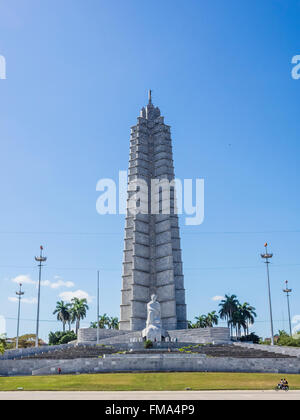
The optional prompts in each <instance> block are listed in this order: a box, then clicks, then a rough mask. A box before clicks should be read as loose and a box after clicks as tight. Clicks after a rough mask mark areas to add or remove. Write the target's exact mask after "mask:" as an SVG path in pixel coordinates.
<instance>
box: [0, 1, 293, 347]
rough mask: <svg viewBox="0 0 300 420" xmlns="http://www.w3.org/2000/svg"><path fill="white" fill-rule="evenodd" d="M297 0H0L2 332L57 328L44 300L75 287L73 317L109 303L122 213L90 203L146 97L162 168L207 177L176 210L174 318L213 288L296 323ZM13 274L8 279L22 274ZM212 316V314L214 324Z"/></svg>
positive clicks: (280, 322) (214, 293)
mask: <svg viewBox="0 0 300 420" xmlns="http://www.w3.org/2000/svg"><path fill="white" fill-rule="evenodd" d="M299 18H300V1H296V0H295V1H293V0H289V1H288V2H287V1H285V0H267V1H264V2H262V1H260V0H251V1H250V0H245V1H243V2H241V1H239V0H228V1H224V0H215V1H214V2H208V1H204V0H201V1H199V0H189V1H188V2H183V1H182V0H164V1H163V2H161V1H158V0H152V1H151V2H150V3H149V2H146V1H137V0H127V1H126V2H125V1H123V0H87V1H79V0H64V1H63V2H62V1H60V0H26V1H22V0H10V1H9V2H7V1H4V0H0V28H1V36H0V55H1V56H3V57H5V61H6V79H5V80H0V144H1V153H0V185H1V194H2V200H1V209H0V216H1V217H0V333H1V331H2V332H4V331H5V330H6V332H7V334H8V336H15V335H16V317H17V304H16V299H15V297H16V295H15V292H16V291H17V290H18V284H17V283H18V282H19V281H20V280H22V282H23V289H24V291H25V295H24V298H23V303H22V306H21V325H20V332H21V333H30V332H31V333H34V332H35V319H36V311H37V305H36V298H37V286H36V284H37V280H38V269H37V267H36V263H35V261H34V257H35V256H36V255H38V254H39V247H40V245H43V246H44V252H45V255H46V256H47V258H48V259H47V262H46V264H45V267H44V268H43V272H42V279H43V283H42V288H41V315H40V319H41V326H40V332H41V337H42V338H43V339H44V340H46V339H47V337H48V333H49V331H50V330H52V331H53V330H58V329H60V328H61V325H60V323H59V322H57V321H56V320H55V316H54V315H53V311H54V309H55V306H56V302H57V301H58V300H61V299H62V298H63V299H65V300H67V299H70V298H71V297H72V296H74V294H77V295H78V296H82V297H87V299H88V302H89V307H90V310H89V311H88V315H87V318H86V319H85V320H84V322H83V323H82V326H84V327H87V326H89V323H90V322H91V321H94V320H95V319H96V294H97V289H96V286H97V270H98V269H99V270H100V279H101V293H100V312H101V313H107V314H109V315H110V316H119V305H120V298H121V294H120V289H121V272H122V258H123V256H122V251H123V234H124V223H125V220H124V215H105V216H101V215H99V214H98V213H97V212H96V201H97V198H98V197H99V192H97V191H96V185H97V182H98V180H99V179H102V178H112V179H116V180H117V179H118V173H119V170H126V169H127V165H128V155H129V136H130V127H131V126H133V125H134V124H135V123H136V118H137V116H138V115H139V111H140V109H141V108H142V106H144V105H145V104H146V103H147V91H148V89H152V90H153V94H152V96H153V102H154V104H155V105H156V106H159V107H160V109H161V112H162V115H164V117H165V122H166V124H169V125H171V132H172V140H173V151H174V164H175V173H176V177H177V178H180V179H184V178H190V179H193V180H195V179H196V178H201V179H204V182H205V219H204V222H203V223H202V224H201V225H200V226H186V225H185V223H184V218H183V217H180V226H181V237H182V244H181V245H182V253H183V263H184V275H185V288H186V300H187V309H188V319H190V320H193V318H194V317H195V316H198V315H200V314H205V313H208V312H210V311H213V310H218V305H219V303H220V301H219V300H218V299H221V297H222V296H224V295H225V294H235V295H237V296H238V298H239V300H240V301H241V302H242V303H243V302H249V303H250V304H251V305H252V306H254V307H255V308H256V312H257V315H258V316H257V320H256V322H255V324H254V326H253V328H252V331H254V332H256V333H257V334H258V335H260V336H264V337H266V336H270V323H269V309H268V294H267V280H266V267H265V266H264V264H263V262H262V260H261V258H260V253H262V252H263V250H264V248H263V246H264V243H265V242H268V243H269V250H270V252H273V254H274V257H273V259H272V263H271V264H270V279H271V292H272V307H273V318H274V330H275V331H276V332H277V331H278V330H279V329H285V330H288V314H287V305H286V297H285V295H284V293H283V291H282V289H283V287H284V281H285V280H288V281H289V286H290V287H291V288H292V290H293V291H292V294H291V314H292V317H293V320H294V321H295V322H294V323H293V327H295V328H297V325H298V327H299V329H300V307H299V301H300V287H299V274H300V260H299V245H300V224H299V214H300V198H299V181H300V179H299V163H300V162H299V159H300V158H299V156H300V145H299V129H300V120H299V101H300V79H298V80H295V79H293V78H292V76H291V71H292V68H293V66H294V65H293V64H292V63H291V61H292V57H293V56H295V55H297V54H300V44H299V39H300V25H299ZM20 276H21V277H20ZM220 325H221V326H222V325H224V324H223V323H221V324H220Z"/></svg>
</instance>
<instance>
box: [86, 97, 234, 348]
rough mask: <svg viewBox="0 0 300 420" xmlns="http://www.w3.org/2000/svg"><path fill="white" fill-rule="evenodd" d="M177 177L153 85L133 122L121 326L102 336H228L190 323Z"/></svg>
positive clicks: (89, 337) (90, 333) (91, 334)
mask: <svg viewBox="0 0 300 420" xmlns="http://www.w3.org/2000/svg"><path fill="white" fill-rule="evenodd" d="M174 179H175V174H174V164H173V152H172V139H171V129H170V126H169V125H166V124H165V122H164V117H163V116H161V113H160V110H159V108H158V107H155V106H154V105H153V103H152V94H151V91H149V96H148V104H147V105H146V106H145V107H143V108H142V109H141V111H140V115H139V117H138V121H137V124H136V125H135V126H133V127H132V128H131V138H130V158H129V170H128V199H127V215H126V221H125V236H124V257H123V275H122V290H121V318H120V329H119V330H109V331H105V330H101V331H100V338H101V340H100V341H102V340H105V343H108V342H111V343H117V342H119V343H121V342H124V343H125V342H139V341H143V340H146V339H150V340H152V341H154V342H161V341H167V342H170V341H176V342H197V343H202V342H203V343H205V342H212V341H215V342H227V341H228V340H229V330H228V329H227V328H216V327H215V328H206V329H203V328H199V329H193V330H189V329H188V322H187V309H186V291H185V288H184V276H183V265H182V252H181V245H180V231H179V221H178V214H177V212H176V209H177V207H176V188H175V183H172V181H174ZM166 181H168V182H166ZM164 182H165V183H166V184H165V185H167V186H168V187H169V190H168V195H167V196H166V195H164V193H163V192H162V190H163V188H164ZM160 187H162V188H160ZM108 336H109V337H108ZM78 340H79V342H91V341H95V340H96V331H95V329H81V330H80V331H79V337H78Z"/></svg>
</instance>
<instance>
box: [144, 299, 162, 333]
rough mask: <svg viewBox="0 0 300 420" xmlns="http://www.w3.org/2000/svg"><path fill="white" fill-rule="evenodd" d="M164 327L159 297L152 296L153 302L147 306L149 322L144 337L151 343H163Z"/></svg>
mask: <svg viewBox="0 0 300 420" xmlns="http://www.w3.org/2000/svg"><path fill="white" fill-rule="evenodd" d="M161 336H162V326H161V313H160V303H159V302H158V301H157V296H156V295H152V296H151V301H150V302H149V303H148V304H147V322H146V328H145V329H144V330H143V337H145V338H146V339H147V340H151V341H161Z"/></svg>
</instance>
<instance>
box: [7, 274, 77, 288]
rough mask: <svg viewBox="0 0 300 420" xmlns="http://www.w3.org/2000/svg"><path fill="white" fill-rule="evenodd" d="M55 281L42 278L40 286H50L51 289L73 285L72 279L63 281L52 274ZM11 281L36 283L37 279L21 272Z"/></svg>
mask: <svg viewBox="0 0 300 420" xmlns="http://www.w3.org/2000/svg"><path fill="white" fill-rule="evenodd" d="M54 280H55V281H53V282H52V281H50V280H42V281H41V286H44V287H50V288H51V289H59V288H60V287H67V288H70V287H74V286H75V285H74V283H73V282H72V281H63V279H62V278H61V277H59V276H54ZM11 281H12V282H13V283H18V284H19V283H22V284H34V285H36V286H37V285H38V281H35V280H32V279H31V277H30V276H29V275H25V274H21V275H19V276H17V277H15V278H13V279H12V280H11Z"/></svg>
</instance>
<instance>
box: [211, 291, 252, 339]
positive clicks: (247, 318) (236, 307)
mask: <svg viewBox="0 0 300 420" xmlns="http://www.w3.org/2000/svg"><path fill="white" fill-rule="evenodd" d="M219 306H220V310H219V316H220V318H221V319H225V320H226V321H227V325H228V328H230V333H231V336H233V330H235V335H236V336H237V337H241V331H242V330H243V331H244V335H249V328H250V325H253V324H254V321H255V318H256V316H257V315H256V313H255V308H254V307H253V306H251V305H250V304H249V303H248V302H245V303H243V304H241V303H240V302H239V301H238V298H237V296H236V295H231V296H228V295H225V299H223V300H222V301H221V303H220V304H219Z"/></svg>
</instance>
